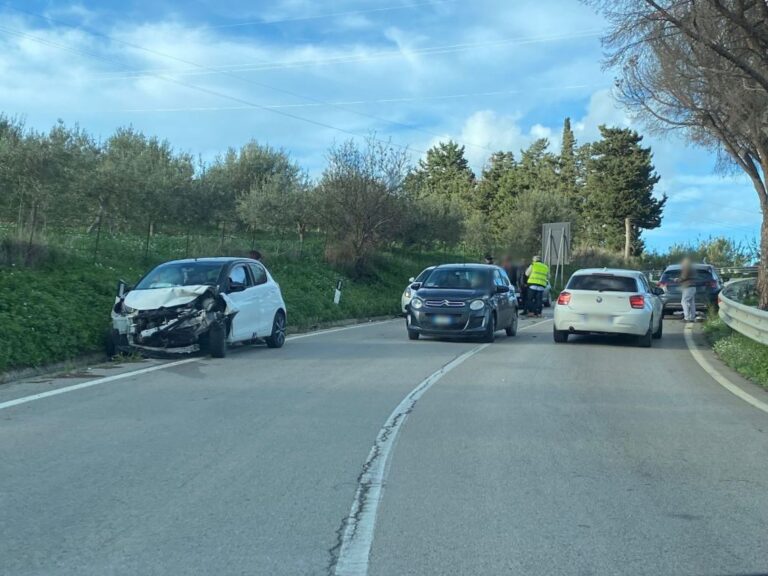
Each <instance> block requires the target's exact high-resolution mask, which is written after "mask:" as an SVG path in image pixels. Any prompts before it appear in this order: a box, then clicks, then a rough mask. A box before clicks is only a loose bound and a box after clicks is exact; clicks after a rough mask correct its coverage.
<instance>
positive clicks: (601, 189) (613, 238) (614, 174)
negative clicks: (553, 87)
mask: <svg viewBox="0 0 768 576" xmlns="http://www.w3.org/2000/svg"><path fill="white" fill-rule="evenodd" d="M600 134H601V136H602V139H601V140H599V141H597V142H595V143H593V144H592V145H591V146H590V149H589V150H590V157H589V160H588V162H587V182H586V191H587V197H586V200H585V204H584V219H585V220H586V231H585V232H586V236H587V238H588V240H589V241H590V243H591V244H593V245H598V246H603V247H605V248H607V249H609V250H613V251H617V252H618V251H619V250H621V249H622V248H623V247H624V244H625V228H624V227H625V221H626V219H629V222H630V226H631V238H630V244H631V245H632V246H634V247H635V250H637V249H638V248H639V247H642V243H641V241H640V234H641V231H642V230H650V229H653V228H658V227H659V226H661V218H662V213H663V210H664V206H665V204H666V202H667V197H666V195H664V196H662V197H661V198H660V199H658V198H656V197H654V195H653V189H654V186H655V185H656V183H657V182H658V181H659V176H658V175H657V174H656V172H655V168H654V166H653V162H652V160H653V156H652V153H651V149H650V148H645V147H643V146H641V144H640V143H641V142H642V140H643V137H642V136H640V135H639V134H638V133H637V132H635V131H634V130H630V129H625V128H607V127H606V126H600Z"/></svg>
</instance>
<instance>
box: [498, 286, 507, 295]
mask: <svg viewBox="0 0 768 576" xmlns="http://www.w3.org/2000/svg"><path fill="white" fill-rule="evenodd" d="M508 293H509V286H496V294H508Z"/></svg>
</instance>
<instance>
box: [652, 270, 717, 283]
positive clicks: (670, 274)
mask: <svg viewBox="0 0 768 576" xmlns="http://www.w3.org/2000/svg"><path fill="white" fill-rule="evenodd" d="M679 276H680V268H670V269H668V270H665V271H664V274H662V275H661V278H660V280H659V282H667V283H669V282H674V280H675V278H678V277H679ZM713 279H714V278H713V277H712V271H711V270H710V269H709V268H696V280H699V281H709V280H713Z"/></svg>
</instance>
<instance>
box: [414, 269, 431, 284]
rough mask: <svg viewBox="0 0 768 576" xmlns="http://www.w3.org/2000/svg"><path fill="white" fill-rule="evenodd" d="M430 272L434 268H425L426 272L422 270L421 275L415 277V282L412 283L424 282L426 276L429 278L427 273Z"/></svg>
mask: <svg viewBox="0 0 768 576" xmlns="http://www.w3.org/2000/svg"><path fill="white" fill-rule="evenodd" d="M432 270H434V268H427V269H426V270H422V271H421V274H419V275H418V276H416V280H414V282H424V280H425V279H426V277H427V276H429V273H430V272H432Z"/></svg>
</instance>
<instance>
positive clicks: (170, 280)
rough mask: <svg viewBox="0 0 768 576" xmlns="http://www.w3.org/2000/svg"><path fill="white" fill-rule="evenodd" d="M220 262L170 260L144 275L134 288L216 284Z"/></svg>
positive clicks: (147, 288)
mask: <svg viewBox="0 0 768 576" xmlns="http://www.w3.org/2000/svg"><path fill="white" fill-rule="evenodd" d="M222 266H223V264H222V263H221V262H170V263H168V264H161V265H160V266H158V267H157V268H155V269H154V270H152V271H151V272H150V273H149V274H147V275H146V276H144V278H142V279H141V281H140V282H139V283H138V284H137V285H136V288H135V290H152V289H155V288H174V287H176V286H200V285H203V284H210V285H213V284H216V283H217V282H218V279H219V274H220V273H221V268H222Z"/></svg>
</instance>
